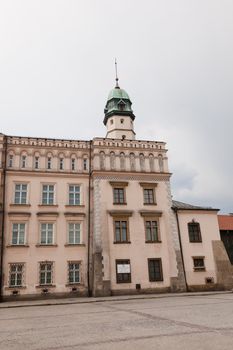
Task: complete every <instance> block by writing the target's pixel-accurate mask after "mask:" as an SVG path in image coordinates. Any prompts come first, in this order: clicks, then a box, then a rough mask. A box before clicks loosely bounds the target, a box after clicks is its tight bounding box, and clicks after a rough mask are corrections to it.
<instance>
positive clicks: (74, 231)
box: [69, 222, 81, 244]
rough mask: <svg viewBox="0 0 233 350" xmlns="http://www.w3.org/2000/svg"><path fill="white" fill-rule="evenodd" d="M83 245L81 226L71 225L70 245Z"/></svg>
mask: <svg viewBox="0 0 233 350" xmlns="http://www.w3.org/2000/svg"><path fill="white" fill-rule="evenodd" d="M80 243H81V224H80V223H77V222H76V223H69V244H80Z"/></svg>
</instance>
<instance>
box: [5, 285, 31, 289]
mask: <svg viewBox="0 0 233 350" xmlns="http://www.w3.org/2000/svg"><path fill="white" fill-rule="evenodd" d="M26 288H27V287H26V286H14V287H13V286H12V287H11V286H8V287H5V288H4V289H5V290H16V289H26Z"/></svg>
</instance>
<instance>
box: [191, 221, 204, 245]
mask: <svg viewBox="0 0 233 350" xmlns="http://www.w3.org/2000/svg"><path fill="white" fill-rule="evenodd" d="M188 232H189V242H202V239H201V229H200V224H199V223H198V222H189V223H188Z"/></svg>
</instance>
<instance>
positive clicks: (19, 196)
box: [14, 184, 27, 204]
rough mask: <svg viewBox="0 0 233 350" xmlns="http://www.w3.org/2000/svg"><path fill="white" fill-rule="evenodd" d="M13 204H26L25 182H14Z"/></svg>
mask: <svg viewBox="0 0 233 350" xmlns="http://www.w3.org/2000/svg"><path fill="white" fill-rule="evenodd" d="M14 203H15V204H27V184H15V199H14Z"/></svg>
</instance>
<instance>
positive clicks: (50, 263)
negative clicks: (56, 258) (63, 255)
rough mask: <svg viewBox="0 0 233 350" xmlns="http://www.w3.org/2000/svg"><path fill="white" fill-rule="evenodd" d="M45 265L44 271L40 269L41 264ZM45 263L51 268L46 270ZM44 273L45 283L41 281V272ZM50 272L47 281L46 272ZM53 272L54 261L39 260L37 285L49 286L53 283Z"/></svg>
mask: <svg viewBox="0 0 233 350" xmlns="http://www.w3.org/2000/svg"><path fill="white" fill-rule="evenodd" d="M42 265H45V266H46V269H45V271H41V266H42ZM47 265H50V266H51V270H48V268H47ZM42 272H44V273H45V283H41V273H42ZM48 273H51V281H50V282H49V283H48V276H47V274H48ZM53 274H54V263H53V262H52V261H40V262H39V285H40V286H51V285H52V284H53V279H54V277H53Z"/></svg>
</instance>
